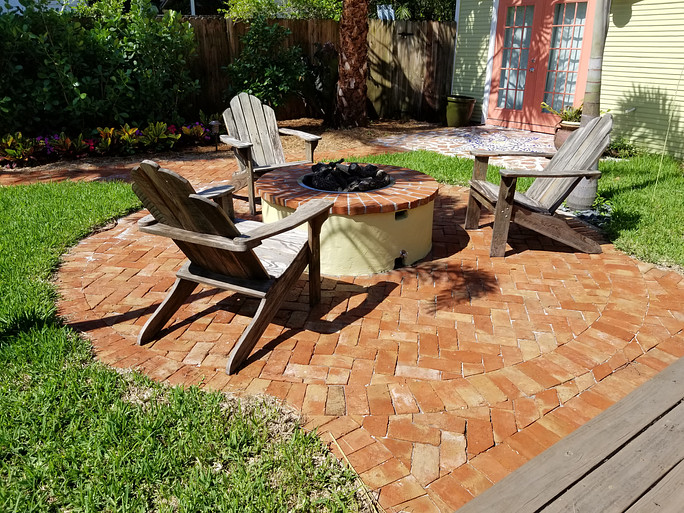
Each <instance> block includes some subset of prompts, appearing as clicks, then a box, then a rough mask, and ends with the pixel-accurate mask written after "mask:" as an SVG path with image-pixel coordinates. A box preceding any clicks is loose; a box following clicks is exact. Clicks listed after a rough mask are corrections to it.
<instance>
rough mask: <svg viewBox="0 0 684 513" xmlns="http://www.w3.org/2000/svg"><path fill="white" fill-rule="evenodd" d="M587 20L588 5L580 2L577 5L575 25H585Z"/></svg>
mask: <svg viewBox="0 0 684 513" xmlns="http://www.w3.org/2000/svg"><path fill="white" fill-rule="evenodd" d="M586 19H587V3H586V2H579V3H578V4H577V21H576V22H575V23H577V24H578V25H579V24H582V25H584V22H585V21H586Z"/></svg>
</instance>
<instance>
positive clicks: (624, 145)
mask: <svg viewBox="0 0 684 513" xmlns="http://www.w3.org/2000/svg"><path fill="white" fill-rule="evenodd" d="M605 155H606V156H608V157H614V158H618V159H628V158H630V157H636V156H637V155H639V149H638V148H637V147H636V146H634V145H633V144H632V143H631V142H629V139H627V138H626V137H623V136H618V137H615V138H614V139H611V141H610V144H609V145H608V149H606V152H605Z"/></svg>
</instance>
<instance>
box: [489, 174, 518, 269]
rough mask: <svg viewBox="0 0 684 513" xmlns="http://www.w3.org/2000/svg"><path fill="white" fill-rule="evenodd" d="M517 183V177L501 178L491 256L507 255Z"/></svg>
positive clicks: (490, 250)
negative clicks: (507, 242)
mask: <svg viewBox="0 0 684 513" xmlns="http://www.w3.org/2000/svg"><path fill="white" fill-rule="evenodd" d="M516 182H517V178H516V177H510V176H502V177H501V185H500V186H499V198H498V199H497V200H496V206H495V208H496V212H495V214H494V233H492V245H491V247H490V249H489V256H492V257H502V256H504V255H505V254H506V241H507V240H508V229H509V228H510V226H511V215H512V214H513V197H514V195H515V184H516Z"/></svg>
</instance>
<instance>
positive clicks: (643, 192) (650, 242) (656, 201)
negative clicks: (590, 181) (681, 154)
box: [598, 154, 684, 266]
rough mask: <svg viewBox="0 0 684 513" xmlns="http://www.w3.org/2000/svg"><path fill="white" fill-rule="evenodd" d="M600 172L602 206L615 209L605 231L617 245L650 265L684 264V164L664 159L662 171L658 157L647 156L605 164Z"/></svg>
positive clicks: (600, 167)
mask: <svg viewBox="0 0 684 513" xmlns="http://www.w3.org/2000/svg"><path fill="white" fill-rule="evenodd" d="M659 168H660V173H659V171H658V169H659ZM599 169H600V170H601V173H602V176H601V179H600V180H599V191H598V192H599V203H601V202H606V203H608V204H609V205H610V206H611V208H612V214H611V218H610V222H609V223H608V224H607V226H606V227H605V230H606V232H607V235H608V237H609V238H610V240H611V241H612V242H613V243H614V244H615V246H616V247H617V248H619V249H621V250H623V251H625V252H627V253H629V254H631V255H634V256H635V257H637V258H639V259H640V260H644V261H646V262H652V263H656V264H663V265H676V266H684V168H683V167H682V162H680V161H678V160H676V159H674V158H672V157H665V158H664V159H662V168H661V157H660V155H653V154H648V155H638V156H636V157H633V158H630V159H625V160H619V161H610V160H606V161H601V162H600V164H599ZM658 174H660V176H659V178H658V179H657V184H656V177H657V176H658Z"/></svg>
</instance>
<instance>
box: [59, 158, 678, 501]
mask: <svg viewBox="0 0 684 513" xmlns="http://www.w3.org/2000/svg"><path fill="white" fill-rule="evenodd" d="M323 157H330V158H333V157H334V156H333V155H329V156H326V155H320V156H319V158H323ZM162 164H163V165H165V166H167V167H169V168H171V169H173V170H175V171H177V172H179V173H181V174H182V175H184V176H186V177H187V178H188V179H189V180H190V181H191V182H192V183H193V184H195V186H196V187H198V188H199V187H202V186H203V185H208V184H209V183H212V184H214V185H216V184H218V183H221V182H223V181H227V180H228V178H229V176H230V174H231V172H232V171H234V170H235V167H236V166H235V163H234V161H233V160H232V159H225V160H221V159H218V160H217V159H211V160H193V161H178V162H163V163H162ZM112 173H117V171H112ZM104 174H106V172H105V173H104ZM466 199H467V189H464V188H461V187H454V186H440V189H439V195H438V199H437V202H436V205H435V208H436V211H435V223H434V226H433V250H432V252H431V254H430V255H428V257H427V258H426V259H425V260H424V261H422V262H421V263H419V264H417V265H415V266H414V267H411V268H406V269H402V270H397V271H392V272H388V273H384V274H377V275H373V276H362V277H348V276H343V277H325V279H324V280H323V288H324V290H323V300H322V304H321V305H320V306H318V307H316V308H315V309H313V310H309V308H308V297H307V286H306V285H307V284H306V278H305V277H303V278H302V279H301V280H300V281H299V282H298V283H297V285H296V286H295V287H294V288H293V290H292V291H291V292H290V294H289V296H288V298H287V300H286V302H285V304H284V305H283V307H282V309H281V311H280V312H279V314H278V315H277V316H276V318H275V321H274V322H273V324H271V325H270V326H269V328H268V329H267V330H266V332H265V334H264V336H263V337H262V339H261V341H260V343H259V344H258V345H257V347H256V349H255V350H254V352H253V353H252V355H251V356H250V357H249V358H248V360H247V362H246V364H245V366H244V367H243V368H242V369H241V370H240V371H239V372H238V373H237V374H236V375H233V376H227V375H226V374H225V373H224V366H225V363H226V358H227V355H228V353H229V351H230V349H231V347H232V344H233V343H234V341H235V340H236V338H237V336H239V334H240V333H241V332H242V330H243V328H244V326H245V324H246V323H247V322H249V319H250V316H251V314H252V312H253V311H254V308H255V305H256V303H255V302H254V301H252V300H249V299H245V298H244V297H239V296H234V295H230V294H228V293H217V292H214V290H212V289H208V288H203V289H200V290H199V291H198V292H197V293H196V294H194V295H193V296H192V301H191V302H189V303H188V304H186V305H184V306H183V307H182V308H181V309H180V310H179V311H178V313H177V314H176V317H175V319H174V320H173V321H172V322H174V325H173V327H172V329H170V330H167V331H166V332H164V333H163V337H162V338H161V339H159V340H158V341H157V342H155V343H153V344H150V345H147V346H145V347H138V346H137V345H136V344H135V340H136V336H137V333H138V331H139V329H140V327H141V326H142V324H143V323H144V321H145V320H146V319H147V318H148V316H149V315H150V314H151V312H152V311H153V310H154V308H155V307H156V305H157V304H158V303H159V302H160V301H161V300H162V299H163V298H164V297H165V295H166V291H167V289H168V288H169V287H170V286H171V284H172V283H173V281H174V273H175V270H176V269H177V268H178V267H179V265H180V263H181V261H182V260H183V257H182V255H181V254H180V252H179V251H178V250H177V249H176V248H175V246H174V245H173V243H171V242H170V241H169V240H167V239H163V238H160V237H154V236H150V235H144V234H141V233H140V232H139V231H138V230H137V228H136V226H135V223H136V221H137V220H138V219H139V218H141V217H142V216H143V214H144V212H140V213H136V214H133V215H131V216H128V217H126V218H124V219H122V220H120V221H119V222H118V224H117V225H116V226H114V227H112V228H111V229H109V230H107V231H103V232H100V233H97V234H94V235H92V236H90V237H88V238H86V239H85V240H83V241H82V242H81V243H80V244H78V245H77V246H76V247H75V248H73V249H72V250H71V251H70V252H69V253H68V254H67V255H66V256H65V258H64V263H63V265H62V266H61V268H60V271H59V273H58V278H57V282H58V286H59V290H60V294H61V296H62V298H61V300H60V302H59V311H60V313H61V314H62V315H64V316H65V318H66V319H67V322H68V323H69V324H70V325H72V326H74V327H75V328H77V329H79V330H82V331H83V332H84V333H85V334H86V336H88V337H89V338H90V339H91V340H92V343H93V346H94V348H95V353H96V356H97V358H98V359H99V360H101V361H103V362H105V363H108V364H111V365H113V366H115V367H121V368H127V367H136V368H138V369H140V370H141V371H143V372H145V373H147V374H148V375H149V376H151V377H152V378H154V379H157V380H161V381H166V382H168V383H171V384H184V385H189V384H199V385H200V386H202V387H207V388H211V389H218V390H224V391H227V392H235V393H246V394H254V393H266V394H270V395H272V396H275V397H278V398H281V399H283V400H284V401H285V402H287V403H288V404H290V405H292V406H294V407H295V408H297V409H298V410H300V411H301V412H302V413H303V414H304V415H305V418H306V422H307V424H306V426H307V428H314V427H318V428H319V432H320V433H322V436H323V438H324V439H330V437H334V438H335V440H336V441H337V442H338V443H339V447H340V448H341V449H342V451H343V452H344V453H345V455H346V456H347V458H348V459H349V461H350V462H351V464H352V465H353V466H354V468H355V469H356V471H357V472H358V473H359V474H360V475H361V477H362V479H363V480H364V482H365V483H366V484H367V485H368V486H369V487H370V488H371V489H373V490H376V491H377V492H379V501H380V504H381V505H382V506H383V507H384V508H385V509H386V510H387V511H391V512H398V511H415V512H433V511H434V512H437V511H442V512H443V511H453V510H454V509H456V508H458V507H459V506H461V505H462V504H464V503H465V502H467V501H468V500H470V499H471V498H472V497H473V496H475V495H478V494H479V493H481V492H482V491H483V490H485V489H486V488H488V487H490V486H491V485H492V483H495V482H497V481H498V480H500V479H501V478H502V477H503V476H505V475H507V474H508V473H510V472H511V471H512V470H514V469H516V468H518V467H519V466H520V465H522V463H524V462H525V461H527V460H529V459H531V458H532V457H534V456H536V455H537V454H539V453H540V452H541V451H543V450H544V449H545V448H547V447H549V446H550V445H551V444H553V443H554V442H556V441H558V440H559V439H560V438H562V437H563V436H565V435H567V434H569V433H570V432H572V431H573V430H574V429H576V428H577V427H578V426H580V425H582V424H583V423H585V422H587V421H588V420H589V419H590V418H592V417H594V416H595V415H597V414H598V413H599V412H601V411H603V410H604V409H605V408H607V407H608V406H609V405H610V404H613V403H614V402H616V401H618V400H619V399H620V398H622V397H624V396H625V395H626V394H627V393H628V392H630V391H631V390H633V389H634V388H636V387H637V386H638V385H640V384H642V383H644V382H645V381H647V380H648V379H649V378H651V377H652V376H654V375H655V374H656V373H657V372H658V371H659V370H661V369H663V368H664V367H666V366H667V365H668V364H670V363H671V362H673V361H675V360H676V359H677V358H679V357H681V356H683V355H684V331H683V330H684V281H683V279H682V278H683V277H682V276H681V275H680V274H677V273H675V272H670V271H663V270H659V269H657V268H655V267H654V266H651V265H647V264H642V263H639V262H637V261H635V260H633V259H631V258H629V257H628V256H626V255H624V254H622V253H620V252H619V251H616V250H615V249H614V248H613V247H612V246H611V245H610V244H604V245H603V249H604V253H603V254H601V255H584V254H577V253H573V252H571V251H570V250H569V249H568V248H565V247H562V246H561V245H559V244H556V243H553V242H552V241H549V240H547V239H544V238H543V237H540V236H537V235H536V234H534V233H531V232H528V231H524V230H522V229H517V228H515V226H512V229H511V234H512V239H511V243H512V245H511V247H510V250H509V252H508V253H507V256H506V258H503V259H492V258H490V257H489V243H490V239H491V219H489V222H488V220H487V218H484V223H485V224H484V225H483V226H482V227H481V228H480V229H479V230H476V231H471V232H465V231H464V230H463V228H462V226H463V222H464V216H465V205H466ZM236 207H237V211H238V214H240V215H241V216H242V217H246V212H247V205H246V202H245V201H236ZM585 230H586V231H587V233H593V231H592V230H590V229H588V228H585ZM594 236H595V235H594ZM331 448H332V449H333V451H334V452H336V453H337V454H338V456H340V454H339V449H338V448H337V445H335V444H331Z"/></svg>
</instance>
